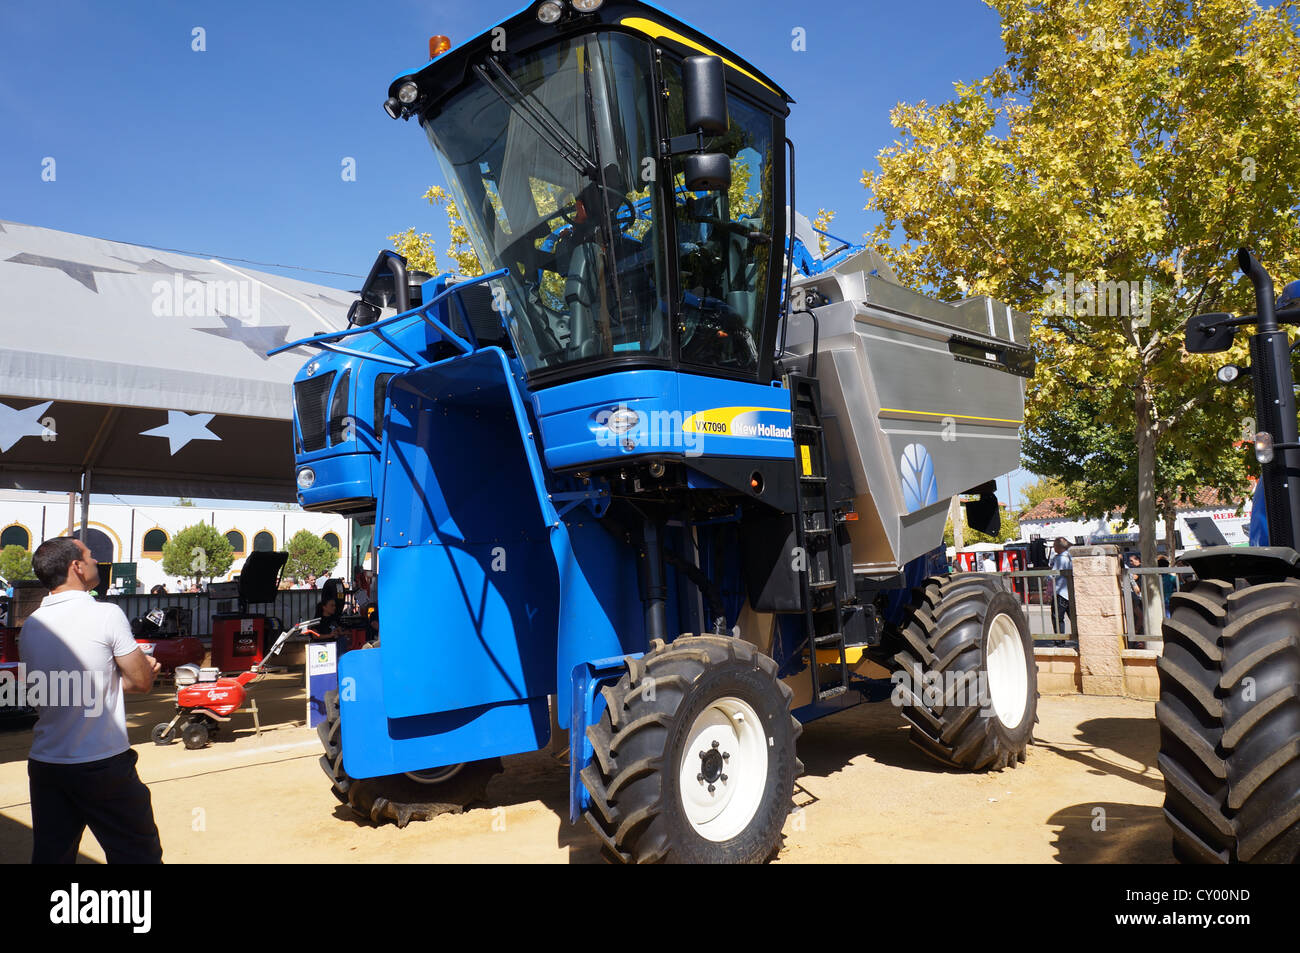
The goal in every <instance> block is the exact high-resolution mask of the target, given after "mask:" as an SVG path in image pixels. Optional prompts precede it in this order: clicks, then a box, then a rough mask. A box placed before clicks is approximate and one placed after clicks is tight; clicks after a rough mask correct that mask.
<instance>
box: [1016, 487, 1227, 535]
mask: <svg viewBox="0 0 1300 953" xmlns="http://www.w3.org/2000/svg"><path fill="white" fill-rule="evenodd" d="M1066 502H1067V501H1066V500H1064V499H1062V498H1058V497H1053V498H1051V499H1046V500H1043V502H1041V503H1039V504H1038V505H1037V506H1035V507H1034V508H1033V509H1031V510H1030V511H1029V512H1027V513H1026V514H1025V515H1024V516H1023V517H1021V519H1020V533H1021V536H1023V537H1024V538H1025V539H1033V538H1034V537H1035V536H1038V537H1041V538H1043V539H1045V540H1048V541H1050V540H1053V539H1055V538H1056V537H1057V536H1064V537H1065V538H1066V539H1068V540H1069V541H1070V542H1071V543H1117V544H1120V545H1125V544H1128V543H1132V544H1133V545H1134V546H1135V547H1136V545H1137V541H1138V527H1137V523H1136V522H1135V521H1133V520H1129V519H1126V518H1124V517H1122V516H1120V517H1112V516H1103V517H1098V518H1088V519H1082V518H1081V519H1074V518H1069V517H1067V516H1065V509H1066ZM1250 511H1251V497H1249V496H1247V498H1246V501H1245V506H1244V507H1243V509H1242V511H1241V512H1240V513H1238V512H1237V507H1236V505H1235V504H1230V503H1224V502H1222V501H1220V500H1219V498H1218V497H1217V496H1216V495H1215V494H1214V492H1213V491H1210V490H1202V491H1201V492H1199V493H1198V494H1197V496H1196V500H1195V501H1194V502H1192V503H1188V504H1184V505H1182V506H1179V507H1178V508H1177V511H1176V518H1175V521H1174V529H1175V530H1177V531H1178V532H1179V533H1180V534H1181V535H1182V546H1181V548H1182V549H1200V548H1201V547H1203V546H1213V545H1224V544H1227V545H1229V546H1245V545H1247V544H1248V543H1249V542H1250ZM1219 537H1222V538H1221V539H1220V538H1219ZM1164 538H1165V522H1164V520H1162V519H1157V520H1156V540H1157V541H1160V542H1163V540H1164Z"/></svg>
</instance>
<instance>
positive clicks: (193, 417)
mask: <svg viewBox="0 0 1300 953" xmlns="http://www.w3.org/2000/svg"><path fill="white" fill-rule="evenodd" d="M215 416H216V415H215V414H187V413H185V411H183V410H169V411H167V423H165V424H163V425H162V426H161V427H154V428H153V429H152V430H142V431H140V436H142V437H166V438H167V443H168V445H169V447H170V448H171V455H172V456H173V457H174V456H176V451H177V450H180V449H181V448H182V447H184V446H185V445H186V444H187V443H189V442H190V441H191V440H220V439H221V438H220V437H218V436H217V435H216V434H214V433H213V432H212V431H211V430H209V429H208V423H209V422H210V421H211V420H212V418H213V417H215Z"/></svg>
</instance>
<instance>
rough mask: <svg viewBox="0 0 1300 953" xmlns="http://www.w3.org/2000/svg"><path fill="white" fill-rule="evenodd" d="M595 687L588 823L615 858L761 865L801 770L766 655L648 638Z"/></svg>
mask: <svg viewBox="0 0 1300 953" xmlns="http://www.w3.org/2000/svg"><path fill="white" fill-rule="evenodd" d="M626 665H627V673H626V674H625V675H624V676H623V677H622V678H621V679H619V681H618V682H617V683H616V684H614V685H607V686H606V687H605V688H603V689H601V693H602V694H603V695H604V697H605V699H606V703H607V704H606V707H605V710H604V712H603V713H602V714H601V716H600V720H599V721H598V722H597V723H596V724H594V725H592V726H591V727H590V728H588V729H587V736H588V738H590V740H591V743H592V748H593V750H594V752H595V757H594V758H593V760H592V762H591V764H589V765H587V766H586V767H585V768H584V769H583V771H582V775H581V777H582V783H583V785H584V787H586V789H587V792H588V794H589V795H590V797H591V807H590V809H589V810H587V811H586V813H585V815H584V816H585V817H586V820H587V823H588V824H589V825H590V826H591V828H592V830H593V831H594V832H595V833H596V836H597V837H599V838H600V841H601V844H602V853H603V854H604V855H605V857H606V859H608V860H612V861H616V862H621V863H654V862H668V863H762V862H764V861H766V860H769V859H770V858H771V857H772V856H773V855H774V854H776V852H777V851H778V850H779V848H780V844H781V829H782V827H784V826H785V819H786V816H787V815H788V814H789V813H790V808H791V805H792V799H793V794H794V778H795V775H796V773H797V772H798V771H799V770H800V765H799V763H798V760H797V759H796V758H795V739H797V738H798V736H799V733H800V731H801V728H800V725H799V723H798V722H797V721H796V720H795V719H794V717H793V716H791V714H790V699H791V696H792V693H791V691H790V689H789V687H788V686H786V685H784V684H783V683H782V682H781V681H780V680H779V679H778V677H777V666H776V663H775V662H774V661H772V659H770V658H769V657H768V656H766V655H764V654H762V653H761V652H759V651H758V650H757V649H756V648H755V647H754V646H753V645H751V644H749V643H748V642H743V641H741V640H739V639H734V638H727V637H724V636H684V637H682V638H679V639H677V641H675V642H673V643H672V644H671V645H665V644H664V643H663V642H662V641H656V642H655V643H653V644H652V646H651V649H650V652H649V653H648V654H647V655H645V656H644V657H642V658H640V659H628V660H627V662H626Z"/></svg>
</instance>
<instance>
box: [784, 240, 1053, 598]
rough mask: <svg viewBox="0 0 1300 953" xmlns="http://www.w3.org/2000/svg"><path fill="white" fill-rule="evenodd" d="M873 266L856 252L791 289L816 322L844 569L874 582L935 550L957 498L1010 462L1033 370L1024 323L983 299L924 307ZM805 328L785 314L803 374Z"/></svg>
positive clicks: (807, 347)
mask: <svg viewBox="0 0 1300 953" xmlns="http://www.w3.org/2000/svg"><path fill="white" fill-rule="evenodd" d="M878 265H879V262H878V259H876V258H873V257H872V255H871V253H869V252H863V253H861V254H859V255H856V256H854V257H853V258H851V259H849V260H847V261H845V262H842V263H841V264H840V265H838V266H837V267H836V268H834V269H832V270H830V271H828V272H825V273H823V274H820V275H815V276H812V277H796V279H795V282H794V288H795V301H796V303H797V302H798V301H799V296H798V295H799V291H800V290H802V291H803V294H804V300H805V301H806V302H807V303H808V304H809V305H810V306H811V312H812V314H815V315H816V317H817V322H816V323H817V355H818V356H817V362H816V375H817V378H818V380H819V381H820V383H821V393H822V413H823V416H824V417H825V420H824V424H825V426H826V430H827V437H828V442H827V447H828V452H829V454H830V457H831V469H832V478H833V479H838V480H839V481H840V483H841V485H842V486H846V487H851V492H852V495H853V497H854V500H855V509H856V511H857V513H858V519H857V520H856V521H855V522H851V523H849V527H850V538H851V540H852V547H853V568H854V571H855V572H859V573H867V574H871V575H876V574H886V573H893V572H896V571H897V570H898V569H899V568H901V566H902V565H903V564H904V563H906V562H908V561H909V560H911V559H914V558H916V557H917V556H920V555H922V554H923V553H926V552H928V551H930V550H932V549H934V547H936V546H938V545H939V544H940V543H941V542H942V540H943V528H944V523H945V521H946V516H947V511H948V504H949V500H950V499H951V498H952V497H953V496H954V495H956V494H959V493H963V492H965V491H967V490H971V489H973V488H975V487H977V486H979V485H981V484H983V483H986V482H988V481H990V480H993V479H995V478H997V477H999V476H1001V475H1002V474H1004V473H1008V472H1010V471H1012V470H1014V469H1016V467H1018V466H1019V465H1020V425H1021V424H1022V422H1023V419H1024V406H1025V386H1024V385H1025V378H1026V377H1027V376H1028V375H1029V374H1031V373H1032V370H1033V360H1032V356H1031V353H1030V351H1029V318H1028V316H1027V315H1024V314H1021V313H1020V312H1017V311H1013V310H1012V309H1010V308H1008V307H1007V306H1006V305H1004V304H1001V303H999V302H996V301H994V300H992V299H990V298H987V297H976V298H967V299H965V300H962V301H958V302H955V303H952V304H948V303H945V302H942V301H938V300H936V299H934V298H929V297H926V296H925V295H922V294H918V293H916V292H914V291H909V290H908V289H906V288H904V287H902V286H900V285H898V284H896V283H895V282H893V281H891V280H888V279H886V278H885V277H883V276H882V274H881V271H882V269H880V268H879V267H878ZM890 277H891V278H892V274H891V275H890ZM813 324H814V322H813V320H812V317H811V316H810V314H809V313H806V312H804V313H796V314H794V315H793V317H792V318H791V320H790V325H789V328H788V330H787V336H786V348H787V356H789V355H795V356H796V360H795V361H793V362H791V363H792V364H793V365H794V366H795V367H797V368H798V369H800V370H803V371H805V372H806V371H807V369H808V355H809V354H810V353H811V351H812V347H813ZM800 358H801V360H800Z"/></svg>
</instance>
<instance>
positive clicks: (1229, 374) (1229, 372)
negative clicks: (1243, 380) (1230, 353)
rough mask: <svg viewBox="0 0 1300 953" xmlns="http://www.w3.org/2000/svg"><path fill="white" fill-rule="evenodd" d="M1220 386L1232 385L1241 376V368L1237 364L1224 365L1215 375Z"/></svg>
mask: <svg viewBox="0 0 1300 953" xmlns="http://www.w3.org/2000/svg"><path fill="white" fill-rule="evenodd" d="M1214 376H1215V377H1217V378H1218V379H1219V383H1220V384H1231V383H1232V382H1233V381H1235V380H1236V379H1237V378H1238V377H1240V376H1241V368H1240V367H1238V366H1237V365H1236V364H1224V365H1223V366H1222V367H1221V368H1219V370H1218V371H1217V372H1216V373H1215V375H1214Z"/></svg>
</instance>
